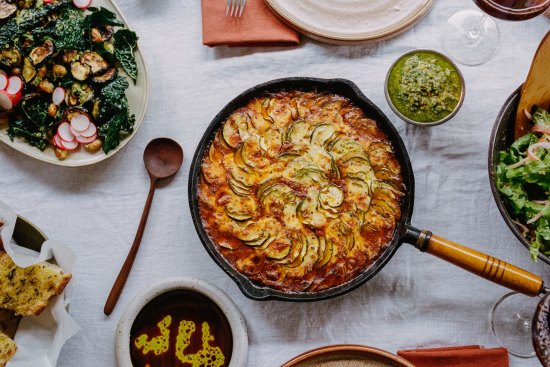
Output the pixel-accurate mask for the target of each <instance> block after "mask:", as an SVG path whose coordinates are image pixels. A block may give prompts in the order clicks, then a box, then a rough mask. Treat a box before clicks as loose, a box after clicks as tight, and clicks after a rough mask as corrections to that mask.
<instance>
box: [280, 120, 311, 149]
mask: <svg viewBox="0 0 550 367" xmlns="http://www.w3.org/2000/svg"><path fill="white" fill-rule="evenodd" d="M308 131H309V124H308V123H307V122H306V121H304V120H298V121H294V122H293V123H292V124H290V126H289V127H288V129H287V131H286V136H285V138H286V141H288V142H290V143H292V144H295V145H300V146H302V145H306V144H307V141H308V140H309V139H308V137H309V132H308Z"/></svg>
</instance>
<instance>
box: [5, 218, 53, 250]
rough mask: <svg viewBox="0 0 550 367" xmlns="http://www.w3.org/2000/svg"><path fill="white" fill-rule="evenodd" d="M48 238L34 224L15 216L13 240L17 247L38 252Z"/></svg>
mask: <svg viewBox="0 0 550 367" xmlns="http://www.w3.org/2000/svg"><path fill="white" fill-rule="evenodd" d="M47 239H48V237H46V235H45V234H44V233H42V231H41V230H40V229H38V228H37V227H36V226H35V225H34V224H32V223H31V222H30V221H28V220H27V219H25V218H23V217H21V216H19V215H18V216H17V221H16V222H15V228H14V231H13V240H14V241H15V242H16V243H17V244H18V245H19V246H23V247H26V248H28V249H31V250H34V251H37V252H40V249H41V248H42V244H43V243H44V242H46V240H47Z"/></svg>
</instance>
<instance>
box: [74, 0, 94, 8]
mask: <svg viewBox="0 0 550 367" xmlns="http://www.w3.org/2000/svg"><path fill="white" fill-rule="evenodd" d="M73 4H74V6H76V7H77V8H79V9H87V8H88V7H89V6H90V5H91V4H92V0H73Z"/></svg>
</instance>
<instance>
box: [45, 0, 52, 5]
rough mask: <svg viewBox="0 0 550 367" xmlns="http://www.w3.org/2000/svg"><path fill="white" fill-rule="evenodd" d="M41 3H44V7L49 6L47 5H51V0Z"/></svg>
mask: <svg viewBox="0 0 550 367" xmlns="http://www.w3.org/2000/svg"><path fill="white" fill-rule="evenodd" d="M43 3H44V5H49V4H51V3H53V0H44V1H43Z"/></svg>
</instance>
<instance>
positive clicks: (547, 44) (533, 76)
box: [514, 32, 550, 139]
mask: <svg viewBox="0 0 550 367" xmlns="http://www.w3.org/2000/svg"><path fill="white" fill-rule="evenodd" d="M549 103H550V32H548V33H546V36H544V38H543V39H542V41H541V43H540V45H539V48H538V49H537V52H535V57H534V58H533V63H532V64H531V69H530V70H529V74H528V75H527V80H526V81H525V84H523V88H522V89H521V97H520V100H519V106H518V112H517V115H516V128H515V130H514V137H515V139H519V138H521V137H522V136H523V135H525V134H527V133H528V132H529V130H530V128H531V121H529V119H528V118H527V116H525V112H524V111H525V110H527V111H529V112H530V111H531V108H532V107H533V106H535V105H538V106H541V107H543V108H548V104H549Z"/></svg>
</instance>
